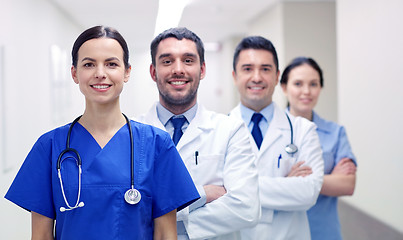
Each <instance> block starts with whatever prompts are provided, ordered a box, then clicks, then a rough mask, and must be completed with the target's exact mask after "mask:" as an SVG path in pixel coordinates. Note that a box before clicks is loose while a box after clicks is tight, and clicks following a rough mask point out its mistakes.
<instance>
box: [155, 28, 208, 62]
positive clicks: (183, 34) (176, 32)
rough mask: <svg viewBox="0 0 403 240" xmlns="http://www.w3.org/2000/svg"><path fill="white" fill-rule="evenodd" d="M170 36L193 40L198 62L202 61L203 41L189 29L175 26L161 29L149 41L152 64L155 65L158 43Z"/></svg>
mask: <svg viewBox="0 0 403 240" xmlns="http://www.w3.org/2000/svg"><path fill="white" fill-rule="evenodd" d="M171 37H172V38H176V39H178V40H182V39H184V38H185V39H187V40H191V41H193V42H194V43H195V44H196V48H197V53H198V54H199V57H200V64H203V63H204V46H203V42H202V41H201V39H200V38H199V36H197V35H196V34H195V33H194V32H192V31H190V30H189V29H187V28H184V27H177V28H170V29H167V30H165V31H163V32H162V33H160V34H159V35H158V36H156V37H155V38H154V40H153V41H152V42H151V46H150V50H151V61H152V64H153V65H154V66H155V61H156V59H155V57H156V54H157V48H158V45H159V44H160V42H161V41H162V40H164V39H167V38H171Z"/></svg>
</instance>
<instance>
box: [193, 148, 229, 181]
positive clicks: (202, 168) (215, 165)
mask: <svg viewBox="0 0 403 240" xmlns="http://www.w3.org/2000/svg"><path fill="white" fill-rule="evenodd" d="M223 168H224V154H215V155H204V154H203V153H200V152H198V154H197V156H196V155H195V156H194V164H192V167H191V172H192V176H194V177H193V180H197V181H198V182H197V183H196V185H206V184H214V185H223Z"/></svg>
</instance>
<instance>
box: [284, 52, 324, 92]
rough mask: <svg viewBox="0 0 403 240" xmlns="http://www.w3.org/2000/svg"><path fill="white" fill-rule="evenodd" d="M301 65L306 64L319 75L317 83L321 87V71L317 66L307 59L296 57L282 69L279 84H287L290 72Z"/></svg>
mask: <svg viewBox="0 0 403 240" xmlns="http://www.w3.org/2000/svg"><path fill="white" fill-rule="evenodd" d="M303 64H307V65H309V66H311V67H312V68H313V69H315V70H316V71H317V72H318V74H319V82H320V86H321V87H323V73H322V69H321V68H320V67H319V64H318V63H317V62H316V61H315V60H313V59H312V58H309V57H296V58H294V59H293V60H292V61H291V63H290V64H288V66H287V67H286V68H285V69H284V72H283V75H281V79H280V84H285V85H287V83H288V76H289V75H290V72H291V70H293V69H294V68H296V67H298V66H301V65H303Z"/></svg>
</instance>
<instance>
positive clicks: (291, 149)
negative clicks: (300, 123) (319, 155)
mask: <svg viewBox="0 0 403 240" xmlns="http://www.w3.org/2000/svg"><path fill="white" fill-rule="evenodd" d="M285 115H286V116H287V120H288V123H289V124H290V129H291V142H290V143H289V144H287V146H285V148H284V150H285V152H286V153H288V154H290V155H291V156H292V155H293V154H295V153H296V152H298V147H297V146H296V145H295V144H294V130H293V127H292V124H291V120H290V117H289V116H288V114H287V113H285Z"/></svg>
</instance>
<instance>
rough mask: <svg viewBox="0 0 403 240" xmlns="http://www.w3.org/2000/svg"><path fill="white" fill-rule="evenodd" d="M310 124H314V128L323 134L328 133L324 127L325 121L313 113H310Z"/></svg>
mask: <svg viewBox="0 0 403 240" xmlns="http://www.w3.org/2000/svg"><path fill="white" fill-rule="evenodd" d="M312 122H313V123H315V125H316V127H317V128H318V129H319V130H321V131H324V132H328V130H327V127H326V121H325V120H324V119H323V118H321V117H320V116H319V115H318V114H317V113H316V112H315V111H312Z"/></svg>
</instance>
